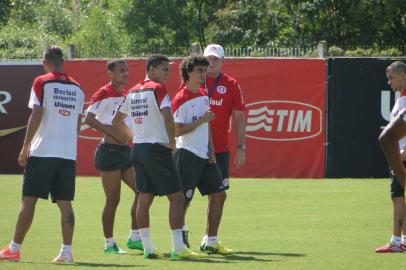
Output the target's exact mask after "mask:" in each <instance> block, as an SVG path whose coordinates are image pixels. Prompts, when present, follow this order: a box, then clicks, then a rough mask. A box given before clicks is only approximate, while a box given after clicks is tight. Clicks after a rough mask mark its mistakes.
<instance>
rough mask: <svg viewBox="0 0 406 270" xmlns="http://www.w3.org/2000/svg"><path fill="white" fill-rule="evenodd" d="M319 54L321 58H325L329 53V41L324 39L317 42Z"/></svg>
mask: <svg viewBox="0 0 406 270" xmlns="http://www.w3.org/2000/svg"><path fill="white" fill-rule="evenodd" d="M317 55H318V57H320V58H324V57H326V55H327V42H326V41H324V40H322V41H319V44H317Z"/></svg>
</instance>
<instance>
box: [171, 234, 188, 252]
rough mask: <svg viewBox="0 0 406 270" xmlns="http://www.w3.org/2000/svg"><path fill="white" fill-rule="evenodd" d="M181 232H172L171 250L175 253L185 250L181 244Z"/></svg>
mask: <svg viewBox="0 0 406 270" xmlns="http://www.w3.org/2000/svg"><path fill="white" fill-rule="evenodd" d="M182 230H183V229H176V230H172V248H173V250H174V251H175V252H179V251H182V250H184V249H185V248H186V246H185V244H184V243H183V237H182Z"/></svg>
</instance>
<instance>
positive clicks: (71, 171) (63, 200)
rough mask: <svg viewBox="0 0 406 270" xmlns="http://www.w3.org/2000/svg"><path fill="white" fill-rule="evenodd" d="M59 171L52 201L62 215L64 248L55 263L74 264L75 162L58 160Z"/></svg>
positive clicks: (52, 191)
mask: <svg viewBox="0 0 406 270" xmlns="http://www.w3.org/2000/svg"><path fill="white" fill-rule="evenodd" d="M56 162H58V165H59V166H58V170H57V171H56V174H55V176H54V179H53V181H52V186H51V197H52V201H53V202H56V204H57V206H58V208H59V211H60V213H61V228H62V240H63V242H62V246H61V249H60V251H59V254H58V256H57V257H56V258H55V259H54V260H53V262H54V263H73V257H72V239H73V231H74V228H75V214H74V212H73V208H72V201H73V199H74V197H75V177H76V166H75V161H73V160H67V159H59V158H58V159H56Z"/></svg>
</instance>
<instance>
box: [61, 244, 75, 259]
mask: <svg viewBox="0 0 406 270" xmlns="http://www.w3.org/2000/svg"><path fill="white" fill-rule="evenodd" d="M59 254H60V255H61V256H64V257H66V256H71V254H72V246H71V245H64V244H62V246H61V250H60V251H59Z"/></svg>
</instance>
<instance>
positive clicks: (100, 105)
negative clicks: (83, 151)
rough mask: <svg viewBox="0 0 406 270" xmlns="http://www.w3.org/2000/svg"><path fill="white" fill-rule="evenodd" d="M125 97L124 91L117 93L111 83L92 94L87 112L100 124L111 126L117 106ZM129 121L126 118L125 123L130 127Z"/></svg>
mask: <svg viewBox="0 0 406 270" xmlns="http://www.w3.org/2000/svg"><path fill="white" fill-rule="evenodd" d="M125 95H126V92H125V91H124V90H122V91H121V93H119V92H117V90H116V89H115V88H114V87H113V86H112V85H111V83H108V84H106V85H105V86H103V87H101V88H100V89H99V90H97V91H96V92H95V93H94V94H93V96H92V98H91V101H90V106H89V107H88V108H87V112H90V113H93V114H94V115H95V116H96V119H97V120H98V121H99V122H100V123H102V124H104V125H110V126H111V125H112V120H113V116H114V114H115V112H116V111H117V109H118V106H120V105H121V104H122V103H123V101H124V99H125ZM129 121H130V120H129V118H128V117H127V118H126V119H125V123H126V124H127V125H128V126H129V127H130V122H129Z"/></svg>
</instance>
